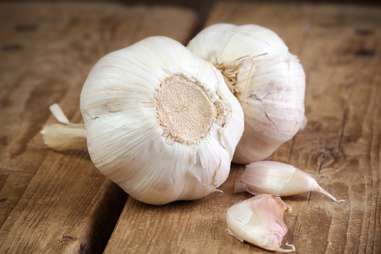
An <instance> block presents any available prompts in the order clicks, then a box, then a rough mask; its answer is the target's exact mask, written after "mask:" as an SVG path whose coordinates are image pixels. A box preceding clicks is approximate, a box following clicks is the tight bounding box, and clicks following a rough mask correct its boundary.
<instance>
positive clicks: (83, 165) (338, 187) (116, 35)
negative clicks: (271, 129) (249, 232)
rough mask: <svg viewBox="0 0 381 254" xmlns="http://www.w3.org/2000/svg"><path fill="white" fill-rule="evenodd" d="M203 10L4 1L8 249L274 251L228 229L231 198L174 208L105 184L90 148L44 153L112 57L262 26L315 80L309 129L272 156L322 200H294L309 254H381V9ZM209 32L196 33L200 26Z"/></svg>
mask: <svg viewBox="0 0 381 254" xmlns="http://www.w3.org/2000/svg"><path fill="white" fill-rule="evenodd" d="M202 20H203V19H202V18H200V17H199V15H198V13H197V12H195V11H194V10H190V9H184V8H179V7H170V6H167V7H157V6H156V7H147V6H145V7H144V6H133V7H131V6H126V5H117V4H106V3H104V4H103V3H95V4H94V3H81V4H79V3H78V4H77V3H70V4H57V3H54V4H51V3H43V4H36V3H14V4H6V3H2V4H0V23H1V28H0V56H1V61H0V88H1V89H0V121H1V124H0V253H101V252H102V251H103V250H104V252H105V253H107V254H114V253H155V254H156V253H262V252H263V253H266V252H265V251H263V250H261V249H259V248H256V247H253V246H251V245H249V244H242V243H240V242H239V241H237V240H235V239H233V238H232V237H231V236H229V235H228V234H227V233H226V231H225V230H226V224H225V220H224V216H225V212H226V210H227V208H228V207H230V206H231V205H232V204H234V203H235V202H238V201H240V200H243V199H245V198H247V197H248V195H246V194H242V195H236V194H234V195H233V194H232V186H233V182H234V179H235V177H236V176H237V175H238V174H239V173H240V171H241V170H242V168H240V167H238V166H233V170H232V173H231V177H230V178H229V180H228V181H227V182H226V183H225V184H224V185H223V187H222V189H223V190H224V191H225V193H224V194H214V195H210V196H208V197H207V198H205V199H202V200H199V201H193V202H177V203H174V204H170V205H166V206H163V207H153V206H148V205H144V204H142V203H139V202H137V201H135V200H133V199H131V198H128V197H127V195H126V194H125V193H124V192H123V191H121V190H120V189H119V188H118V187H117V186H116V185H114V184H113V183H111V182H109V181H108V180H106V179H105V178H104V177H103V176H102V175H100V173H98V171H97V170H96V169H95V168H94V167H93V165H92V163H91V161H90V160H89V157H88V155H87V154H86V153H84V152H83V153H79V152H77V153H74V152H70V153H57V152H54V151H50V150H48V149H46V148H45V147H44V146H43V144H42V141H41V136H40V134H39V130H40V129H41V127H42V126H43V125H44V124H46V123H47V122H52V121H53V119H52V117H51V116H50V114H49V112H48V106H49V105H50V104H52V103H53V102H59V103H60V104H61V106H62V107H63V109H64V111H65V112H66V113H67V115H68V117H69V118H70V119H71V120H72V121H73V122H76V121H80V113H79V109H78V104H79V93H80V90H81V86H82V83H83V81H84V79H85V78H86V75H87V73H88V71H89V69H90V67H91V66H92V65H93V64H94V62H95V61H96V60H97V59H98V58H99V57H100V56H102V55H104V54H105V53H106V52H109V51H112V50H114V49H117V48H121V47H124V46H127V45H129V44H131V43H133V42H135V41H138V40H139V39H142V38H144V37H146V36H149V35H157V34H160V35H166V36H170V37H173V38H175V39H177V40H180V41H182V42H187V41H188V40H189V39H190V38H191V37H192V36H193V35H194V34H195V33H196V32H197V31H198V29H199V28H201V27H203V26H207V25H209V24H213V23H216V22H232V23H237V24H244V23H256V24H260V25H264V26H267V27H269V28H271V29H273V30H274V31H276V32H277V33H279V34H280V35H281V37H282V38H284V40H285V41H286V43H287V44H288V45H289V47H290V49H291V51H292V52H294V53H295V54H297V55H298V56H299V57H300V59H301V61H302V63H303V64H304V67H305V70H306V74H307V98H306V109H307V116H308V119H309V122H308V125H307V128H306V129H305V130H304V131H303V132H301V133H300V134H298V135H297V136H296V137H295V138H294V139H293V140H292V141H290V142H288V143H287V144H285V145H284V146H282V147H281V148H280V149H279V150H278V151H277V153H276V154H275V155H274V156H273V159H275V160H280V161H286V162H290V163H292V164H294V165H296V166H298V167H300V168H304V169H306V171H307V172H309V173H311V174H313V175H315V176H316V178H317V179H318V181H319V182H320V183H321V185H322V186H323V187H325V188H326V189H328V190H329V191H330V192H331V193H333V194H334V195H335V196H336V197H337V198H339V199H344V200H345V202H343V203H333V202H330V201H329V200H327V199H326V198H325V197H323V196H321V195H319V194H306V195H300V196H297V197H293V198H287V199H285V201H286V202H287V203H288V204H289V205H290V206H291V207H292V208H293V211H292V213H290V214H287V218H286V221H287V225H288V227H289V233H288V235H287V239H286V240H287V241H289V242H292V243H294V244H295V245H296V247H297V253H303V254H306V253H329V254H332V253H369V254H370V253H374V254H376V253H381V211H380V210H381V193H380V192H381V183H380V179H381V161H380V160H381V159H380V158H381V67H380V66H381V29H380V27H381V9H380V8H379V7H363V6H352V5H330V4H303V3H273V2H272V3H263V2H262V3H256V2H252V3H249V2H233V1H231V2H217V3H215V4H214V5H213V6H212V8H211V10H210V11H209V12H208V18H207V21H206V23H205V24H203V23H202ZM196 30H197V31H196Z"/></svg>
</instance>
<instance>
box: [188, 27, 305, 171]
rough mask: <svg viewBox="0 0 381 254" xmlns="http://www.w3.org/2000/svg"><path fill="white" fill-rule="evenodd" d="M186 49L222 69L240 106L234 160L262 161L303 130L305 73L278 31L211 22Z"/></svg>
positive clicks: (239, 161) (226, 81)
mask: <svg viewBox="0 0 381 254" xmlns="http://www.w3.org/2000/svg"><path fill="white" fill-rule="evenodd" d="M216 42H218V43H216ZM188 48H189V49H190V50H191V51H192V52H193V53H195V54H196V55H198V56H200V57H201V58H203V59H206V60H207V61H209V62H211V63H213V64H214V65H215V66H216V67H217V68H218V69H219V70H220V71H221V73H222V74H223V76H224V78H225V83H226V84H227V85H228V87H229V88H230V90H231V91H232V92H233V94H234V95H235V96H236V98H237V99H238V100H239V102H240V103H241V105H242V108H243V110H244V113H245V131H244V134H243V137H242V139H241V140H240V142H239V144H238V147H237V149H236V151H235V154H234V158H233V161H234V162H236V163H241V164H248V163H250V162H254V161H259V160H263V159H266V158H268V157H269V156H270V155H271V154H272V153H273V152H274V151H275V150H276V149H277V148H278V147H279V146H280V145H282V144H283V143H285V142H287V141H288V140H290V139H291V138H292V137H294V135H296V133H297V132H298V131H300V130H301V129H303V127H304V125H305V124H306V121H305V115H304V96H305V74H304V70H303V67H302V65H301V63H300V62H299V60H298V58H297V57H296V56H294V55H292V54H291V53H290V52H289V51H288V48H287V46H286V44H285V43H284V42H283V40H282V39H281V38H280V37H279V36H278V35H277V34H276V33H274V32H273V31H271V30H270V29H267V28H265V27H261V26H257V25H239V26H237V25H233V24H215V25H212V26H209V27H207V28H205V29H204V30H202V31H201V32H200V33H199V34H197V35H196V36H195V37H194V38H193V39H192V40H191V41H190V42H189V44H188Z"/></svg>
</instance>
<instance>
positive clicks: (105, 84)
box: [81, 36, 244, 205]
mask: <svg viewBox="0 0 381 254" xmlns="http://www.w3.org/2000/svg"><path fill="white" fill-rule="evenodd" d="M81 113H82V116H83V119H84V123H85V128H86V134H87V147H88V151H89V154H90V157H91V160H92V161H93V163H94V164H95V166H96V167H97V168H98V169H99V170H100V171H101V172H102V173H103V174H104V175H106V176H107V177H109V178H110V179H111V180H113V181H114V182H115V183H117V184H118V185H119V186H120V187H121V188H123V189H124V190H125V191H126V192H127V193H128V194H129V195H131V196H132V197H134V198H135V199H137V200H140V201H142V202H145V203H149V204H156V205H160V204H166V203H169V202H172V201H175V200H190V199H198V198H202V197H204V196H206V195H208V194H209V193H211V192H214V191H216V188H217V187H219V186H220V185H221V184H222V183H223V182H224V181H225V180H226V178H227V177H228V175H229V170H230V162H231V159H232V157H233V154H234V151H235V148H236V145H237V144H238V141H239V139H240V138H241V136H242V133H243V127H244V126H243V125H244V124H243V112H242V109H241V107H240V105H239V102H238V101H237V100H236V99H235V98H234V96H233V95H232V94H231V92H230V91H229V89H228V88H227V87H226V85H225V83H224V80H223V77H222V75H221V74H220V73H219V71H218V70H217V69H216V68H214V66H213V65H211V64H210V63H208V62H206V61H204V60H202V59H200V58H198V57H196V56H194V55H193V54H192V53H191V52H190V51H189V50H188V49H187V48H185V47H184V46H182V45H181V44H180V43H178V42H176V41H174V40H172V39H169V38H166V37H160V36H157V37H149V38H147V39H144V40H142V41H140V42H138V43H135V44H134V45H132V46H130V47H127V48H124V49H121V50H118V51H115V52H112V53H110V54H108V55H106V56H104V57H103V58H101V59H100V60H99V61H98V62H97V63H96V65H95V66H94V67H93V69H92V70H91V72H90V74H89V76H88V78H87V80H86V82H85V85H84V87H83V90H82V93H81Z"/></svg>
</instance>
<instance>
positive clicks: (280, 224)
mask: <svg viewBox="0 0 381 254" xmlns="http://www.w3.org/2000/svg"><path fill="white" fill-rule="evenodd" d="M287 209H288V206H287V205H286V203H284V202H283V201H282V200H281V199H280V198H279V197H275V196H272V195H268V194H262V195H258V196H255V197H252V198H250V199H247V200H244V201H242V202H239V203H237V204H235V205H233V206H232V207H230V208H229V209H228V211H227V213H226V222H227V224H228V232H229V233H230V234H231V235H233V236H234V237H235V238H237V239H238V240H240V241H242V242H243V241H246V242H249V243H251V244H254V245H256V246H259V247H261V248H264V249H266V250H271V251H278V252H293V251H295V247H294V245H292V244H287V243H286V245H287V246H288V248H282V247H281V245H282V240H283V237H284V236H285V235H286V233H287V226H286V224H285V223H284V221H283V215H284V212H285V211H286V210H287Z"/></svg>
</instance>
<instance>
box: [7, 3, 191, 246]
mask: <svg viewBox="0 0 381 254" xmlns="http://www.w3.org/2000/svg"><path fill="white" fill-rule="evenodd" d="M0 24H1V28H0V56H1V61H0V87H1V89H0V121H1V124H0V253H99V252H101V251H102V248H103V247H104V246H102V245H104V244H105V243H106V241H107V238H108V237H109V234H110V233H111V231H112V229H113V226H114V223H115V221H116V220H117V218H118V216H119V213H120V210H121V209H122V206H123V204H124V201H125V198H126V195H125V194H124V193H123V192H122V191H121V190H120V189H119V188H118V187H116V186H115V185H114V184H112V183H110V182H109V181H107V180H105V179H104V177H103V176H101V175H100V174H99V173H98V171H97V170H96V169H95V168H94V167H93V166H92V163H91V162H90V160H89V158H88V156H87V154H86V153H66V154H60V153H55V152H53V151H48V150H47V149H46V148H44V146H43V145H42V142H41V137H40V135H39V131H40V129H41V127H42V126H43V125H44V124H45V123H46V122H47V121H53V119H52V117H50V114H49V112H48V106H49V105H50V104H52V103H53V102H59V103H60V104H61V106H62V107H63V109H64V111H65V112H66V113H67V115H68V117H69V118H70V119H71V120H72V121H79V120H80V114H79V110H78V106H79V94H80V90H81V87H82V83H83V81H84V79H85V78H86V75H87V73H88V71H89V69H90V67H91V66H92V65H93V64H94V63H95V61H96V60H97V59H98V58H99V57H100V56H102V55H104V54H105V53H106V52H109V51H112V50H114V49H117V48H121V47H124V46H127V45H128V44H131V43H133V42H135V41H137V40H139V39H142V38H144V37H146V36H149V35H167V36H170V37H173V38H176V39H178V40H186V39H188V36H189V35H190V34H191V32H192V31H193V29H194V27H195V24H196V16H195V14H194V13H193V12H191V11H189V10H184V9H179V8H173V7H127V6H122V5H116V4H57V3H55V4H49V3H44V4H37V3H20V4H0ZM173 24H176V25H175V26H174V25H173Z"/></svg>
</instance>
